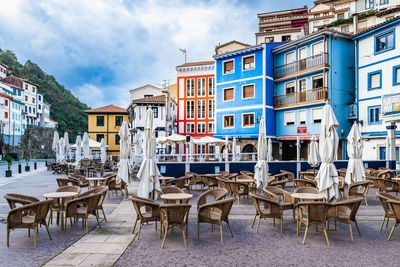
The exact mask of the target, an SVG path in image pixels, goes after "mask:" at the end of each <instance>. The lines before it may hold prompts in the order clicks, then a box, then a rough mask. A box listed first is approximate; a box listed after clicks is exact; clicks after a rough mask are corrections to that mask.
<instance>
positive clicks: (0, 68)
mask: <svg viewBox="0 0 400 267" xmlns="http://www.w3.org/2000/svg"><path fill="white" fill-rule="evenodd" d="M6 76H7V66H6V65H4V64H2V63H0V78H5V77H6Z"/></svg>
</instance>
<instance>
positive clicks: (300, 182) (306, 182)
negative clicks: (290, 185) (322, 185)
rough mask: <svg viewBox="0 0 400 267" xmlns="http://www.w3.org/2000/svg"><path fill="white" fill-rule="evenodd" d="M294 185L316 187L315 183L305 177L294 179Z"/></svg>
mask: <svg viewBox="0 0 400 267" xmlns="http://www.w3.org/2000/svg"><path fill="white" fill-rule="evenodd" d="M294 185H295V187H297V188H299V187H317V183H316V182H314V181H311V180H308V179H307V180H306V179H295V180H294Z"/></svg>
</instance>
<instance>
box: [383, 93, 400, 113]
mask: <svg viewBox="0 0 400 267" xmlns="http://www.w3.org/2000/svg"><path fill="white" fill-rule="evenodd" d="M399 111H400V96H399V95H396V96H383V97H382V110H381V112H382V114H383V115H385V114H388V113H392V112H399Z"/></svg>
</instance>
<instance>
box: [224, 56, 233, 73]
mask: <svg viewBox="0 0 400 267" xmlns="http://www.w3.org/2000/svg"><path fill="white" fill-rule="evenodd" d="M228 61H233V70H232V72H229V73H225V70H224V66H225V62H228ZM233 73H235V59H234V58H233V59H227V60H224V61H222V75H229V74H233Z"/></svg>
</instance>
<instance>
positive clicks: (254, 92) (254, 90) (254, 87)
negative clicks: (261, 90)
mask: <svg viewBox="0 0 400 267" xmlns="http://www.w3.org/2000/svg"><path fill="white" fill-rule="evenodd" d="M249 85H253V97H246V98H245V97H244V87H245V86H249ZM234 97H235V94H234ZM255 97H256V84H255V83H249V84H243V85H242V99H254V98H255Z"/></svg>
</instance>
